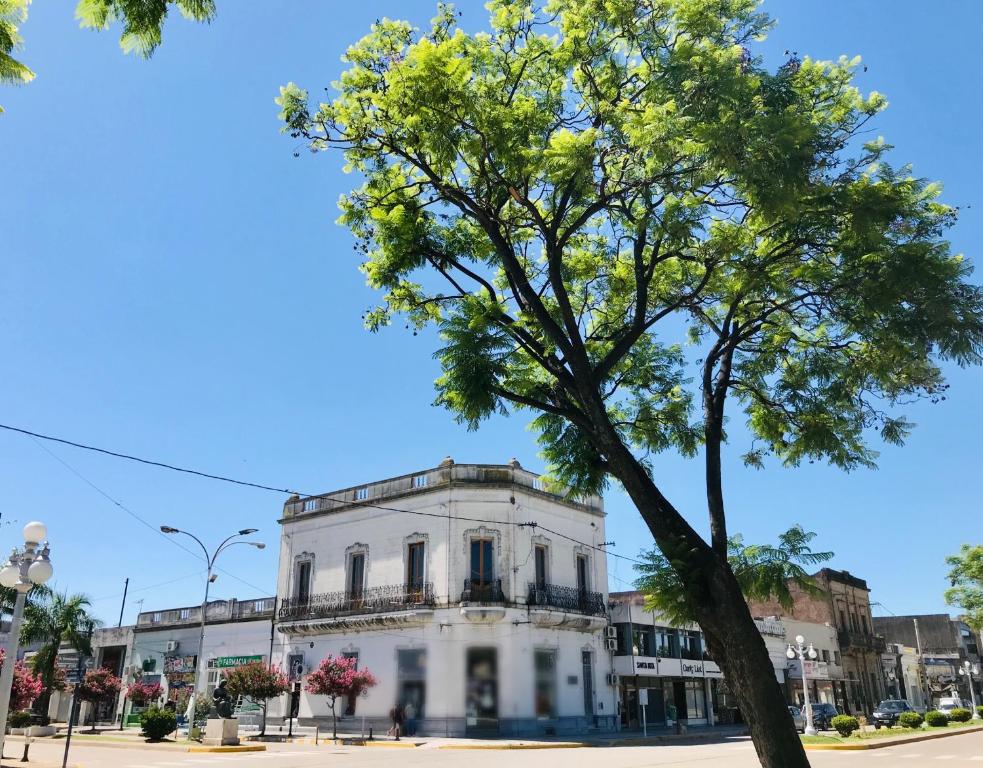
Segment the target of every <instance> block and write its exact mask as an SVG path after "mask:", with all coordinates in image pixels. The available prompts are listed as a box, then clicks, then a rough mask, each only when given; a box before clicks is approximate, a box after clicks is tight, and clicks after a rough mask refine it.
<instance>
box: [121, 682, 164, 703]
mask: <svg viewBox="0 0 983 768" xmlns="http://www.w3.org/2000/svg"><path fill="white" fill-rule="evenodd" d="M162 690H163V689H162V688H161V686H160V683H151V682H145V681H143V680H140V679H137V680H135V681H133V682H132V683H130V684H129V686H127V688H126V697H127V698H128V699H129V700H130V701H132V702H133V703H134V704H139V705H142V704H146V703H147V702H148V701H154V700H155V699H157V698H158V697H159V696H160V693H161V691H162Z"/></svg>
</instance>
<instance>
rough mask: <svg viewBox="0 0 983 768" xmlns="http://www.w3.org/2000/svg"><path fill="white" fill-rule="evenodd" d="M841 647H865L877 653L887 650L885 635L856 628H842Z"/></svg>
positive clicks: (840, 633) (839, 638)
mask: <svg viewBox="0 0 983 768" xmlns="http://www.w3.org/2000/svg"><path fill="white" fill-rule="evenodd" d="M837 639H838V640H839V644H840V649H841V650H844V649H846V648H850V647H852V648H863V649H866V650H869V651H874V652H876V653H883V652H884V651H885V650H886V644H885V642H884V636H883V635H874V634H871V633H869V632H858V631H857V630H855V629H841V630H840V631H839V633H838V638H837Z"/></svg>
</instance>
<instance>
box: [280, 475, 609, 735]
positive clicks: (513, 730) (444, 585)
mask: <svg viewBox="0 0 983 768" xmlns="http://www.w3.org/2000/svg"><path fill="white" fill-rule="evenodd" d="M555 490H558V492H554V489H551V488H550V487H549V486H548V485H546V484H545V483H544V481H543V480H541V478H540V477H539V476H538V475H535V474H533V473H531V472H528V471H526V470H524V469H522V467H520V466H519V463H518V462H517V461H515V460H513V461H512V462H511V463H510V464H506V465H490V464H455V463H454V462H453V460H451V459H449V458H448V459H445V460H444V461H443V462H442V463H441V464H440V466H438V467H436V468H434V469H428V470H424V471H421V472H417V473H415V474H410V475H403V476H401V477H395V478H392V479H388V480H382V481H379V482H375V483H368V484H366V485H361V486H356V487H352V488H346V489H343V490H340V491H334V492H331V493H326V494H323V495H319V496H311V497H307V498H300V497H296V496H295V497H292V498H291V499H289V500H288V501H287V503H286V504H285V506H284V510H283V518H282V519H281V520H280V523H281V525H282V537H281V543H280V570H279V577H278V582H277V593H278V594H279V595H280V596H281V598H280V602H279V605H278V610H277V625H276V626H277V630H278V632H279V633H280V634H279V642H278V643H277V650H275V651H274V661H279V663H280V664H282V665H283V666H284V668H285V669H287V670H289V671H290V673H291V675H292V676H293V678H294V679H295V680H296V682H297V683H300V688H301V693H300V697H299V699H300V700H299V708H298V712H297V716H298V718H299V722H300V723H301V724H313V723H319V724H322V725H327V724H328V723H329V722H330V719H331V713H330V710H329V708H328V704H327V701H326V700H325V699H324V697H321V696H315V695H312V694H309V693H307V692H306V691H305V690H303V688H304V685H303V683H304V678H305V677H306V675H308V674H309V673H310V672H311V671H313V670H314V669H316V668H317V666H318V664H319V663H320V662H321V660H322V659H323V658H325V657H326V656H328V655H329V654H331V655H334V656H348V657H354V658H356V659H357V663H358V665H359V668H360V669H361V668H364V669H368V670H369V671H371V672H372V674H373V675H374V676H375V677H376V679H377V681H378V684H377V685H376V686H375V687H373V688H372V689H370V691H369V692H368V694H367V695H365V696H363V697H360V698H358V699H357V700H353V701H347V702H341V703H339V704H338V705H337V711H338V714H339V715H343V717H342V719H341V722H340V725H339V729H340V730H344V731H347V732H353V731H355V732H358V731H361V730H362V729H363V728H364V729H365V731H366V732H367V730H368V728H369V727H371V728H373V729H374V732H375V733H376V734H377V735H379V734H383V733H385V732H386V730H387V729H388V728H389V726H390V712H391V711H392V709H393V708H394V706H396V705H401V706H402V707H403V708H404V710H405V712H406V720H407V722H406V726H407V728H408V729H409V731H410V733H411V734H414V733H415V734H419V735H440V736H466V735H467V736H472V735H474V736H482V735H502V736H525V735H535V734H571V733H584V732H586V731H590V730H613V729H614V728H615V727H616V707H617V704H616V701H617V690H616V688H615V687H614V686H613V685H612V683H614V682H615V678H614V677H613V676H612V654H613V650H614V640H613V639H612V638H611V637H609V636H610V635H613V633H612V632H611V630H610V628H609V626H608V620H607V563H606V561H605V554H604V551H603V544H604V510H603V504H602V501H601V499H600V497H597V496H590V497H580V498H572V497H568V495H566V494H565V493H564V492H563V491H562V490H560V489H555ZM286 701H289V697H285V698H281V699H280V700H279V701H277V702H271V710H270V714H271V716H280V717H286V716H287V714H288V713H287V712H285V711H284V710H285V708H286V706H288V705H287V704H286ZM277 707H279V708H280V711H279V712H278V711H277Z"/></svg>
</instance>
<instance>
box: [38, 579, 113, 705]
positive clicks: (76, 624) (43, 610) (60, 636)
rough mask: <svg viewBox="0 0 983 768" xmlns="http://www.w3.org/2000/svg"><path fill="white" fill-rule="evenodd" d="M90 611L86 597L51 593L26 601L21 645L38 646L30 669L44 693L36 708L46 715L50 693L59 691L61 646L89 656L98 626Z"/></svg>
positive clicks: (97, 621) (65, 593)
mask: <svg viewBox="0 0 983 768" xmlns="http://www.w3.org/2000/svg"><path fill="white" fill-rule="evenodd" d="M90 608H91V603H90V601H89V598H88V597H86V596H85V595H69V594H68V593H67V592H51V593H50V594H48V595H45V596H44V597H42V598H41V599H38V600H32V601H29V602H28V603H27V605H26V606H25V607H24V624H23V626H22V628H21V642H22V643H24V644H28V643H38V644H40V646H41V647H40V648H39V650H38V652H37V653H36V654H35V655H34V657H33V658H32V659H31V667H32V669H33V671H34V672H35V673H37V674H39V675H40V676H41V682H42V683H43V684H44V688H45V690H44V692H43V693H42V694H41V697H40V699H39V700H38V704H37V707H38V709H39V710H40V711H41V712H43V713H45V714H47V710H48V700H49V699H50V698H51V691H52V690H55V689H56V688H57V687H58V681H57V679H56V678H57V672H56V668H57V660H58V649H59V648H61V645H62V643H67V644H68V645H69V646H70V647H71V648H73V649H74V650H76V651H77V652H78V653H80V654H83V655H85V656H90V655H92V630H93V629H94V628H96V627H98V626H99V624H100V622H99V620H98V619H95V618H93V617H92V616H91V615H90V613H89V609H90Z"/></svg>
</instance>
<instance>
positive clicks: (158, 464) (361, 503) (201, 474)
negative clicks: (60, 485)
mask: <svg viewBox="0 0 983 768" xmlns="http://www.w3.org/2000/svg"><path fill="white" fill-rule="evenodd" d="M0 429H6V430H8V431H10V432H17V433H20V434H22V435H27V436H29V437H31V438H32V439H34V441H35V442H37V440H39V439H40V440H49V441H52V442H56V443H61V444H63V445H69V446H72V447H73V448H79V449H82V450H86V451H94V452H96V453H101V454H103V455H106V456H112V457H114V458H118V459H126V460H127V461H135V462H138V463H140V464H146V465H149V466H152V467H158V468H160V469H168V470H171V471H173V472H183V473H185V474H189V475H195V476H197V477H203V478H206V479H208V480H217V481H219V482H223V483H231V484H233V485H241V486H245V487H247V488H257V489H259V490H263V491H272V492H274V493H286V494H290V495H298V496H308V497H314V496H322V495H323V494H318V493H300V492H299V491H295V490H290V489H288V488H277V487H274V486H271V485H264V484H262V483H254V482H251V481H248V480H239V479H237V478H232V477H225V476H224V475H216V474H213V473H211V472H204V471H201V470H197V469H189V468H187V467H179V466H176V465H174V464H168V463H166V462H163V461H155V460H153V459H144V458H141V457H139V456H132V455H130V454H126V453H121V452H119V451H111V450H109V449H106V448H99V447H96V446H93V445H87V444H85V443H79V442H76V441H74V440H67V439H65V438H61V437H54V436H52V435H44V434H41V433H40V432H33V431H31V430H28V429H23V428H21V427H13V426H10V425H8V424H0ZM39 445H40V443H39ZM41 447H42V448H44V446H43V445H42V446H41ZM44 449H45V450H46V451H47V450H48V449H47V448H44ZM48 453H51V451H48ZM51 455H52V456H55V458H57V459H58V461H61V462H62V464H65V466H66V467H68V468H69V469H71V470H72V472H74V473H75V474H76V475H78V476H79V477H80V478H82V479H83V480H85V482H86V483H88V484H89V485H91V486H92V487H93V488H95V489H96V490H97V491H99V493H101V494H102V495H103V496H105V497H106V498H107V499H109V500H110V501H112V502H113V503H114V504H116V505H117V506H118V507H120V508H121V509H123V510H124V511H126V512H127V513H128V514H130V515H132V516H133V517H135V518H136V519H137V520H139V521H140V522H141V523H143V524H144V525H146V526H148V527H150V528H154V526H153V525H151V524H150V523H148V522H147V521H146V520H144V519H143V518H141V517H140V516H139V515H137V514H136V513H135V512H132V511H131V510H128V509H126V507H124V506H123V505H122V504H120V503H119V502H117V501H116V500H115V499H113V498H112V497H111V496H109V495H108V494H106V493H105V492H103V491H102V490H100V489H99V488H98V487H96V486H95V485H94V484H93V483H91V482H90V481H89V480H87V479H85V478H84V477H82V475H81V474H79V473H78V472H76V471H75V470H74V469H72V468H71V467H69V465H68V464H66V463H65V462H64V461H62V460H61V459H60V458H58V457H57V456H56V455H55V454H54V453H51ZM331 501H332V502H333V503H335V504H337V505H339V506H343V507H348V508H351V507H356V508H358V507H363V508H364V507H368V508H371V509H379V510H383V511H385V512H398V513H400V514H409V515H419V516H420V517H436V518H440V519H442V520H447V519H453V520H462V521H464V522H473V523H487V524H489V525H514V526H516V527H519V528H534V529H535V528H541V529H542V530H544V531H546V532H548V533H552V534H553V535H555V536H559V537H560V538H563V539H567V540H568V541H571V542H573V543H575V544H580V545H581V546H584V547H587V548H589V549H591V550H594V551H596V552H603V553H604V554H605V555H609V556H611V557H615V558H618V559H620V560H625V561H627V562H630V563H633V564H635V565H643V564H644V563H642V561H641V560H637V559H635V558H633V557H628V556H626V555H619V554H617V553H616V552H611V551H609V550H607V549H605V548H604V547H599V546H597V545H595V544H588V543H587V542H586V541H580V540H579V539H575V538H573V537H571V536H567V535H566V534H563V533H559V532H558V531H554V530H552V529H550V528H547V527H545V526H541V525H539V524H538V523H536V522H524V523H519V522H513V521H511V520H504V521H503V520H488V519H485V518H478V517H462V516H455V515H451V514H450V513H447V514H441V513H439V512H423V511H421V510H415V509H399V508H397V507H387V506H384V505H381V504H373V503H371V502H369V501H368V500H360V501H345V500H343V499H331ZM154 530H157V532H158V533H160V531H159V530H158V529H156V528H154ZM161 535H163V536H165V538H167V540H168V541H170V542H171V543H172V544H176V545H178V546H180V547H181V549H184V550H185V551H187V552H191V550H190V549H188V548H187V547H184V546H182V545H181V544H179V543H178V542H176V541H175V540H174V539H172V538H170V537H168V536H166V535H165V534H161ZM192 554H193V553H192ZM218 570H221V569H218ZM223 573H225V571H223ZM228 575H230V576H231V575H232V574H228ZM233 578H236V579H238V577H236V576H233ZM238 580H239V581H242V582H243V583H244V584H248V585H249V586H251V587H253V589H259V588H258V587H256V586H254V585H252V584H249V582H246V581H243V580H242V579H238ZM260 591H263V590H260Z"/></svg>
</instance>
